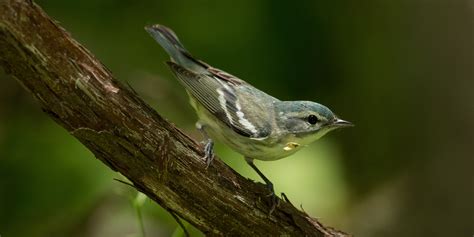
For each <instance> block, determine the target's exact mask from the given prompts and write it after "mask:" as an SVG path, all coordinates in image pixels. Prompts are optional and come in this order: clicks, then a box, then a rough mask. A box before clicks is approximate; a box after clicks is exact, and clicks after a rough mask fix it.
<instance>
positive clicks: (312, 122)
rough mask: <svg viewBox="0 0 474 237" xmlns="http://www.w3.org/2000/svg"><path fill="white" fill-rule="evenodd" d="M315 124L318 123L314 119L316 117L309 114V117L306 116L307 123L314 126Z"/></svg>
mask: <svg viewBox="0 0 474 237" xmlns="http://www.w3.org/2000/svg"><path fill="white" fill-rule="evenodd" d="M317 122H319V119H318V117H316V115H314V114H311V115H310V116H308V123H310V124H313V125H314V124H316V123H317Z"/></svg>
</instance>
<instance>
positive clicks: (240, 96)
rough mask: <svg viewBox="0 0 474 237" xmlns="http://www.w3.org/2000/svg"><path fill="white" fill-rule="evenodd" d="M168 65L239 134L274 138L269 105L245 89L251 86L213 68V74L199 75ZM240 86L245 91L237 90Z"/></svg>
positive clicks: (188, 87) (209, 109) (201, 102)
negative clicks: (260, 101)
mask: <svg viewBox="0 0 474 237" xmlns="http://www.w3.org/2000/svg"><path fill="white" fill-rule="evenodd" d="M168 65H169V66H170V68H171V70H172V71H173V72H174V74H175V75H176V77H177V78H178V79H179V81H180V82H181V83H182V84H183V85H184V86H185V87H186V89H187V90H188V91H189V92H190V93H191V95H192V96H193V97H194V98H195V99H196V100H197V101H198V102H199V103H200V104H202V105H203V106H204V107H205V108H206V109H207V110H208V111H209V112H210V113H211V114H212V115H214V116H215V117H216V118H217V119H219V120H220V121H222V122H224V123H225V124H226V125H227V126H229V127H230V128H231V129H233V130H234V131H235V132H236V133H238V134H240V135H242V136H245V137H249V138H255V139H262V138H265V137H267V136H268V135H270V133H271V130H270V129H271V124H270V117H269V116H271V115H270V114H267V113H262V112H261V111H262V110H264V109H265V107H264V106H265V105H264V104H262V103H259V102H258V101H256V98H255V96H256V95H255V94H252V92H251V91H250V90H245V88H247V87H249V86H250V85H248V84H247V83H245V82H244V81H242V80H240V79H238V78H236V77H234V76H232V75H230V74H228V73H225V72H223V71H221V70H218V69H215V68H212V67H209V66H208V67H207V69H208V70H207V71H208V72H209V73H205V74H197V73H195V72H193V71H190V70H187V69H186V68H184V67H182V66H180V65H178V64H176V63H174V62H168ZM239 87H240V88H244V89H243V90H239V91H236V88H239ZM262 116H263V117H262Z"/></svg>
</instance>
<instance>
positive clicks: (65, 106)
mask: <svg viewBox="0 0 474 237" xmlns="http://www.w3.org/2000/svg"><path fill="white" fill-rule="evenodd" d="M0 65H1V66H2V67H3V69H4V70H5V71H6V72H7V73H9V74H11V75H13V77H14V78H15V79H16V80H17V81H18V82H19V83H21V84H22V85H23V86H24V87H25V89H27V90H28V91H29V92H30V93H31V94H32V95H33V96H34V97H35V98H36V99H37V100H38V101H39V103H40V105H41V107H42V108H43V110H44V111H45V112H46V113H47V114H48V115H49V116H50V117H52V118H53V119H54V120H55V121H56V122H57V123H58V124H60V125H61V126H63V127H64V128H65V129H67V130H68V131H69V132H70V133H71V134H72V135H73V136H74V137H76V138H77V139H79V141H81V142H82V143H83V144H84V145H85V146H86V147H87V148H88V149H90V150H91V151H92V152H93V153H94V155H95V156H96V157H97V158H98V159H99V160H101V161H102V162H104V163H105V164H106V165H107V166H109V167H110V168H111V169H113V170H115V171H118V172H120V173H121V174H123V175H124V176H126V177H127V178H128V179H129V180H130V181H131V182H132V183H133V185H134V186H135V187H136V188H137V189H138V190H139V191H141V192H143V193H144V194H146V195H147V196H148V197H149V198H151V199H153V200H154V201H155V202H156V203H158V204H159V205H161V206H163V207H164V208H165V209H167V210H171V211H172V212H173V213H176V214H177V215H179V216H180V217H181V218H183V219H185V220H187V221H188V222H190V223H191V224H193V225H194V226H196V227H197V228H198V229H200V230H201V231H203V232H204V233H205V234H208V235H216V236H220V235H241V236H268V235H271V236H274V235H288V236H346V234H344V233H342V232H339V231H336V230H334V229H332V228H326V227H324V226H323V225H321V224H320V223H319V222H318V221H317V220H316V219H314V218H311V217H309V216H308V215H307V214H305V213H303V212H301V211H299V210H297V209H296V208H295V207H293V205H291V204H290V203H288V202H283V201H282V202H281V205H280V206H279V207H278V208H277V209H276V210H275V211H274V212H273V214H272V215H271V216H268V215H267V213H268V212H269V206H268V205H267V204H266V201H265V197H264V195H263V194H264V193H265V188H264V187H263V185H261V184H257V183H254V182H252V181H251V180H248V179H246V178H244V177H242V176H240V175H239V174H237V173H236V172H235V171H233V170H232V169H231V168H229V167H228V166H227V165H225V164H224V163H222V162H221V161H220V160H219V159H216V160H215V161H214V162H213V164H212V165H211V166H210V167H209V169H207V170H206V169H205V166H206V165H205V161H204V160H203V158H202V156H203V152H202V150H201V149H200V148H199V146H198V145H197V143H196V142H195V141H193V140H192V139H190V138H189V137H188V136H186V135H185V134H183V133H182V132H181V131H180V130H178V129H177V128H176V127H174V126H173V125H172V124H170V123H168V122H167V121H165V120H164V119H163V118H162V117H161V116H160V115H159V114H157V113H156V111H154V110H153V109H152V108H150V106H148V105H147V104H146V103H145V102H143V101H142V100H141V99H140V98H139V97H138V96H137V95H136V94H135V93H134V92H133V91H131V90H130V89H128V88H127V87H126V86H124V85H123V84H122V83H120V82H119V81H117V80H116V79H115V78H114V77H113V75H112V74H111V73H110V72H109V71H108V70H107V68H106V67H105V66H104V65H102V64H101V63H100V62H99V61H98V60H97V59H96V58H95V57H94V56H93V55H92V54H91V53H90V52H89V51H88V50H87V49H85V48H84V47H82V46H81V45H80V44H78V43H77V42H76V41H75V40H74V39H72V38H71V36H70V35H69V34H68V33H67V32H66V31H65V30H64V29H62V28H61V27H59V26H58V25H57V24H56V23H55V21H54V20H53V19H51V18H49V17H48V16H47V15H46V13H44V12H43V11H42V10H41V8H40V7H38V6H37V5H35V4H33V3H32V2H31V1H26V0H0Z"/></svg>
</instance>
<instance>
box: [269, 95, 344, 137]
mask: <svg viewBox="0 0 474 237" xmlns="http://www.w3.org/2000/svg"><path fill="white" fill-rule="evenodd" d="M275 108H276V111H275V112H276V118H277V123H278V126H279V128H280V129H282V130H283V132H285V133H288V134H289V135H292V136H294V137H295V138H296V139H297V140H298V141H299V143H300V144H301V145H306V144H309V143H311V142H313V141H315V140H317V139H319V138H320V137H322V136H324V135H325V134H326V133H328V132H329V131H332V130H334V129H337V128H343V127H350V126H353V125H352V123H350V122H348V121H344V120H342V119H339V118H338V117H337V116H336V115H335V114H334V113H333V112H332V111H331V110H330V109H328V108H327V107H326V106H324V105H322V104H318V103H315V102H311V101H281V102H279V103H277V104H276V107H275Z"/></svg>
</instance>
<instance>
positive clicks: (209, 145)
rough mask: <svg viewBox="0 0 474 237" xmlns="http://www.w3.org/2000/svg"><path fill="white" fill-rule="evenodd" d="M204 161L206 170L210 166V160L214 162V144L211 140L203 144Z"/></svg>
mask: <svg viewBox="0 0 474 237" xmlns="http://www.w3.org/2000/svg"><path fill="white" fill-rule="evenodd" d="M204 159H205V160H206V169H207V168H208V167H209V165H211V163H212V160H214V142H213V141H212V140H211V139H208V140H207V142H206V144H204Z"/></svg>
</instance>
